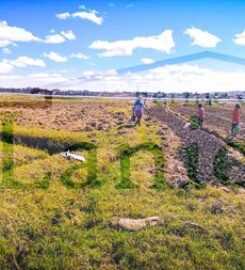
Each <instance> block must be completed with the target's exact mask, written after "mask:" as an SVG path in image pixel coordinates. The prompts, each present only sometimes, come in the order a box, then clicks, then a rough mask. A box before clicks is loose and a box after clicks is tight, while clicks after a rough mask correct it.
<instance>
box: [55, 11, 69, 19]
mask: <svg viewBox="0 0 245 270" xmlns="http://www.w3.org/2000/svg"><path fill="white" fill-rule="evenodd" d="M56 17H57V18H58V19H60V20H66V19H68V18H70V17H71V14H70V13H69V12H63V13H59V14H56Z"/></svg>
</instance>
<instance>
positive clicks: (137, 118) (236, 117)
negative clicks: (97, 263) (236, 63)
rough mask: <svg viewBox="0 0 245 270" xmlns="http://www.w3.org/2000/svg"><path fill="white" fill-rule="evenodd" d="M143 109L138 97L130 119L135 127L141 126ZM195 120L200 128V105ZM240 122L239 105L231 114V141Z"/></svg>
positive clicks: (237, 131)
mask: <svg viewBox="0 0 245 270" xmlns="http://www.w3.org/2000/svg"><path fill="white" fill-rule="evenodd" d="M144 107H145V101H144V100H143V99H142V98H141V97H138V98H137V99H136V101H135V102H134V104H133V109H132V118H131V120H132V121H133V122H134V123H135V125H140V124H141V119H142V117H143V114H144ZM197 119H198V125H199V127H200V128H202V127H203V123H204V120H205V109H204V106H203V105H202V104H198V110H197ZM240 121H241V106H240V104H236V105H235V107H234V110H233V112H232V124H231V132H230V136H229V137H230V139H233V138H234V137H236V136H237V134H238V133H239V131H240Z"/></svg>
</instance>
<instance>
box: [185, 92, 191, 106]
mask: <svg viewBox="0 0 245 270" xmlns="http://www.w3.org/2000/svg"><path fill="white" fill-rule="evenodd" d="M190 95H191V94H190V93H189V92H185V93H184V98H185V103H188V102H189V98H190Z"/></svg>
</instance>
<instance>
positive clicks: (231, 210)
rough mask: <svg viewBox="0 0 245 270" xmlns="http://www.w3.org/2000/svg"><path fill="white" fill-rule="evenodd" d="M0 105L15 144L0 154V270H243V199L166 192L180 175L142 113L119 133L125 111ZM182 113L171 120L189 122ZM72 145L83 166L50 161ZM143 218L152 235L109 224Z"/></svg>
mask: <svg viewBox="0 0 245 270" xmlns="http://www.w3.org/2000/svg"><path fill="white" fill-rule="evenodd" d="M0 105H1V106H0V112H1V119H2V122H4V121H5V120H4V118H5V116H4V115H7V116H9V115H11V117H12V118H11V119H14V123H13V124H12V122H11V128H12V129H13V135H14V137H16V138H15V141H16V143H15V144H14V145H11V144H10V143H9V142H6V141H3V140H2V141H1V145H0V147H1V148H0V149H1V151H0V157H1V159H2V161H3V162H1V163H2V164H1V165H0V166H1V168H2V170H1V175H0V176H1V190H0V192H1V194H0V196H1V204H0V265H1V269H38V270H39V269H45V270H46V269H71V270H78V269H79V270H80V269H130V270H131V269H154V270H155V269H198V270H199V269H206V270H209V269H217V270H219V269H227V270H228V269H229V270H230V269H234V270H237V269H241V270H242V269H244V267H245V260H244V256H243V255H244V252H245V248H244V240H245V239H244V235H245V229H244V222H245V220H244V217H245V202H244V188H242V187H241V186H238V185H233V184H230V185H229V184H228V185H227V186H226V187H224V186H223V185H222V184H221V181H220V182H219V181H217V183H215V184H211V183H210V184H207V185H206V186H205V187H203V186H195V185H194V184H190V185H187V186H184V187H183V188H179V187H177V186H176V187H175V185H174V183H175V181H176V179H187V178H188V168H187V167H186V165H185V162H184V160H183V157H182V156H181V155H180V153H179V152H180V148H181V140H180V138H179V136H178V134H176V133H175V132H174V130H172V129H171V128H170V127H169V126H168V125H167V123H166V122H164V121H159V120H158V119H157V118H155V117H154V115H152V114H147V113H146V115H145V116H144V121H143V123H142V125H141V126H139V127H133V126H131V125H130V124H129V123H128V122H129V119H130V116H131V102H130V101H126V100H100V99H82V100H72V99H71V100H67V99H65V100H63V99H57V100H56V99H54V100H53V101H52V103H51V102H50V103H49V102H45V101H43V100H39V99H38V98H29V97H28V98H27V97H1V103H0ZM147 106H148V109H151V108H154V107H155V106H159V105H157V104H154V103H151V102H149V103H148V105H147ZM189 107H190V108H189ZM189 107H188V109H189V110H188V111H183V112H182V111H181V110H182V108H184V109H186V107H182V106H180V107H178V104H176V105H175V108H174V109H175V110H176V111H178V112H180V113H183V115H185V116H187V117H189V116H190V115H191V114H192V113H193V112H194V111H195V109H194V108H192V107H191V106H189ZM221 109H222V107H219V106H216V105H215V106H214V109H212V110H216V111H213V114H215V115H216V114H217V115H219V113H218V112H219V111H222V110H221ZM216 112H217V113H216ZM229 114H230V111H229V110H228V109H227V110H225V111H224V114H223V112H222V117H224V118H227V119H228V117H229ZM217 117H218V116H217ZM243 120H244V119H242V121H243ZM227 121H228V120H227ZM243 122H244V121H243ZM219 123H220V124H219V125H217V123H216V125H215V123H214V122H211V125H213V127H217V128H218V129H215V130H216V131H217V132H220V135H221V136H223V135H224V136H225V132H226V130H227V128H229V125H228V123H227V124H226V122H224V123H225V124H224V125H223V122H222V123H221V122H219ZM207 125H208V124H207ZM210 128H211V126H210ZM3 129H4V127H3ZM243 139H244V137H243ZM74 145H78V147H76V149H75V150H74V151H75V152H76V153H78V154H82V155H84V156H85V158H86V162H85V163H80V162H78V161H74V160H68V159H65V158H64V157H63V156H61V155H60V152H61V151H64V150H65V149H67V148H69V147H70V148H72V147H73V146H74ZM159 153H160V155H159ZM126 154H129V158H128V159H127V158H124V155H126ZM131 154H132V155H131ZM154 154H156V155H155V157H157V158H155V159H154ZM8 155H9V156H11V155H12V156H13V164H12V167H13V168H14V169H13V171H12V173H9V174H8V173H7V174H6V172H4V170H3V167H4V165H6V164H4V160H5V162H6V163H7V164H8V161H9V158H10V157H8ZM130 157H131V158H130ZM95 159H96V161H97V162H95ZM88 161H90V164H93V165H94V166H93V167H90V166H89V164H88V163H89V162H88ZM129 161H130V162H129ZM129 165H130V166H129ZM87 167H88V168H87ZM125 168H130V172H131V173H130V174H129V173H128V171H127V170H125ZM157 170H158V174H156V171H157ZM125 179H126V180H125ZM152 216H158V217H160V220H161V222H160V223H159V224H158V226H153V227H150V226H147V227H146V228H144V229H143V230H139V231H131V230H125V229H123V228H121V227H120V226H115V224H114V222H113V220H115V219H118V218H122V217H124V218H132V219H138V218H146V217H152Z"/></svg>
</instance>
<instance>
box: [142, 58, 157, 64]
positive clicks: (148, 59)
mask: <svg viewBox="0 0 245 270" xmlns="http://www.w3.org/2000/svg"><path fill="white" fill-rule="evenodd" d="M141 62H142V63H143V64H145V65H149V64H153V63H154V62H155V61H154V60H153V59H151V58H142V59H141Z"/></svg>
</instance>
